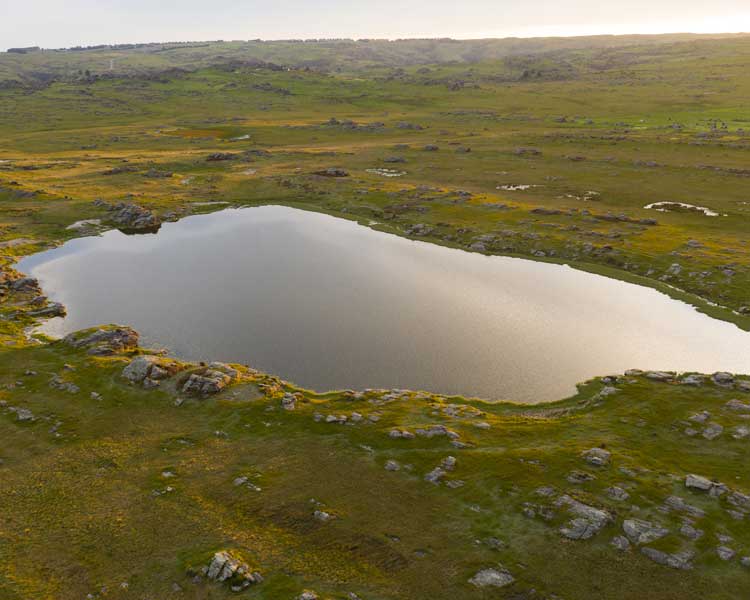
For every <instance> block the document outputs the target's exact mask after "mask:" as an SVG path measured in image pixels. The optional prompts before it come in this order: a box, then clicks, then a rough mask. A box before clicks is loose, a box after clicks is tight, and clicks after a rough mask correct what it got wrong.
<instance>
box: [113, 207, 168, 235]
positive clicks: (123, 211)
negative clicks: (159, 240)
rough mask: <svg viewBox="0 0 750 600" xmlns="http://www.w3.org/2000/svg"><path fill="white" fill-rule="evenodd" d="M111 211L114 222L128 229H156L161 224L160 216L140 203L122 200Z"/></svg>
mask: <svg viewBox="0 0 750 600" xmlns="http://www.w3.org/2000/svg"><path fill="white" fill-rule="evenodd" d="M109 211H110V212H111V220H112V222H113V223H114V224H115V225H117V226H118V227H119V228H121V229H125V230H126V231H156V230H158V229H159V227H160V226H161V220H160V219H159V217H157V216H156V215H155V214H154V213H153V212H151V211H150V210H148V209H146V208H143V207H142V206H139V205H138V204H130V203H127V202H120V203H119V204H115V205H114V206H112V207H110V208H109Z"/></svg>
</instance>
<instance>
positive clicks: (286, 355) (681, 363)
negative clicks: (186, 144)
mask: <svg viewBox="0 0 750 600" xmlns="http://www.w3.org/2000/svg"><path fill="white" fill-rule="evenodd" d="M18 268H19V270H21V271H23V272H25V273H28V274H30V275H32V276H34V277H37V278H38V279H39V280H40V282H41V284H42V286H43V289H44V291H45V293H47V294H48V295H49V297H50V298H52V299H53V300H55V301H58V302H62V303H63V304H64V305H65V306H66V307H67V310H68V316H67V317H66V318H64V319H61V318H56V319H52V320H50V321H48V322H47V323H46V324H45V325H44V326H43V331H45V332H46V333H49V334H51V335H64V334H66V333H68V332H71V331H75V330H77V329H82V328H85V327H89V326H93V325H98V324H103V323H121V324H127V325H131V326H133V327H134V328H135V329H137V330H138V331H139V332H140V333H141V339H142V344H143V345H145V346H152V347H164V348H167V349H168V350H169V351H170V353H172V354H173V355H175V356H179V357H181V358H185V359H189V360H221V361H229V362H239V363H245V364H249V365H250V366H252V367H254V368H256V369H259V370H262V371H265V372H268V373H272V374H275V375H278V376H280V377H282V378H284V379H286V380H289V381H292V382H294V383H296V384H298V385H300V386H303V387H308V388H312V389H315V390H319V391H324V390H329V389H343V388H355V389H363V388H368V387H372V388H376V387H377V388H409V389H420V390H428V391H433V392H439V393H444V394H463V395H469V396H479V397H483V398H487V399H494V400H498V399H511V400H516V401H520V402H529V403H531V402H540V401H548V400H555V399H560V398H563V397H566V396H569V395H571V394H573V393H574V392H575V384H576V383H577V382H580V381H583V380H586V379H589V378H591V377H593V376H595V375H606V374H612V373H622V372H623V371H625V370H626V369H629V368H643V369H663V370H678V371H700V372H709V373H710V372H714V371H717V370H727V371H733V372H745V373H747V372H750V334H749V333H747V332H744V331H742V330H741V329H739V328H738V327H737V326H735V325H733V324H730V323H726V322H723V321H719V320H716V319H712V318H710V317H708V316H705V315H703V314H700V313H698V312H697V311H696V310H695V309H694V308H693V307H692V306H690V305H688V304H685V303H683V302H680V301H677V300H673V299H671V298H669V297H668V296H666V295H665V294H662V293H660V292H658V291H656V290H653V289H650V288H646V287H642V286H638V285H634V284H630V283H625V282H621V281H617V280H614V279H609V278H606V277H602V276H599V275H594V274H590V273H585V272H582V271H578V270H575V269H572V268H570V267H567V266H563V265H555V264H548V263H541V262H534V261H530V260H524V259H518V258H508V257H499V256H484V255H482V254H477V253H470V252H465V251H462V250H457V249H452V248H446V247H442V246H437V245H433V244H429V243H426V242H420V241H413V240H408V239H405V238H401V237H398V236H395V235H391V234H387V233H383V232H379V231H375V230H372V229H370V228H367V227H364V226H362V225H359V224H357V223H355V222H352V221H347V220H344V219H338V218H334V217H331V216H328V215H323V214H318V213H314V212H307V211H302V210H298V209H293V208H288V207H282V206H263V207H256V208H242V209H227V210H223V211H220V212H216V213H212V214H207V215H197V216H192V217H188V218H185V219H182V220H181V221H179V222H176V223H166V224H164V225H163V226H162V228H161V230H160V231H159V232H158V233H155V234H145V235H135V236H133V235H125V234H123V233H121V232H119V231H116V230H113V231H109V232H106V233H104V234H103V235H101V236H96V237H86V238H79V239H75V240H72V241H70V242H68V243H66V244H64V245H63V246H61V247H59V248H56V249H54V250H50V251H47V252H43V253H40V254H37V255H34V256H30V257H27V258H25V259H23V260H22V261H21V262H20V264H19V266H18Z"/></svg>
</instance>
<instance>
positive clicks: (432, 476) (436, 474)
mask: <svg viewBox="0 0 750 600" xmlns="http://www.w3.org/2000/svg"><path fill="white" fill-rule="evenodd" d="M445 476H446V472H445V470H444V469H442V468H440V467H435V468H434V469H433V470H432V471H430V472H429V473H427V475H425V476H424V480H425V481H429V482H430V483H432V484H434V485H440V480H441V479H442V478H443V477H445Z"/></svg>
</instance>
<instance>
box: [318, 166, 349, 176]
mask: <svg viewBox="0 0 750 600" xmlns="http://www.w3.org/2000/svg"><path fill="white" fill-rule="evenodd" d="M313 175H318V176H320V177H349V173H348V172H347V171H344V169H336V168H333V167H331V168H328V169H323V170H321V171H315V172H314V173H313Z"/></svg>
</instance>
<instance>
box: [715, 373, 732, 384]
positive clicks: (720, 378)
mask: <svg viewBox="0 0 750 600" xmlns="http://www.w3.org/2000/svg"><path fill="white" fill-rule="evenodd" d="M711 379H712V380H713V382H714V383H715V384H716V385H721V386H731V385H733V384H734V375H732V374H731V373H726V372H723V371H720V372H718V373H714V374H713V375H712V376H711Z"/></svg>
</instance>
